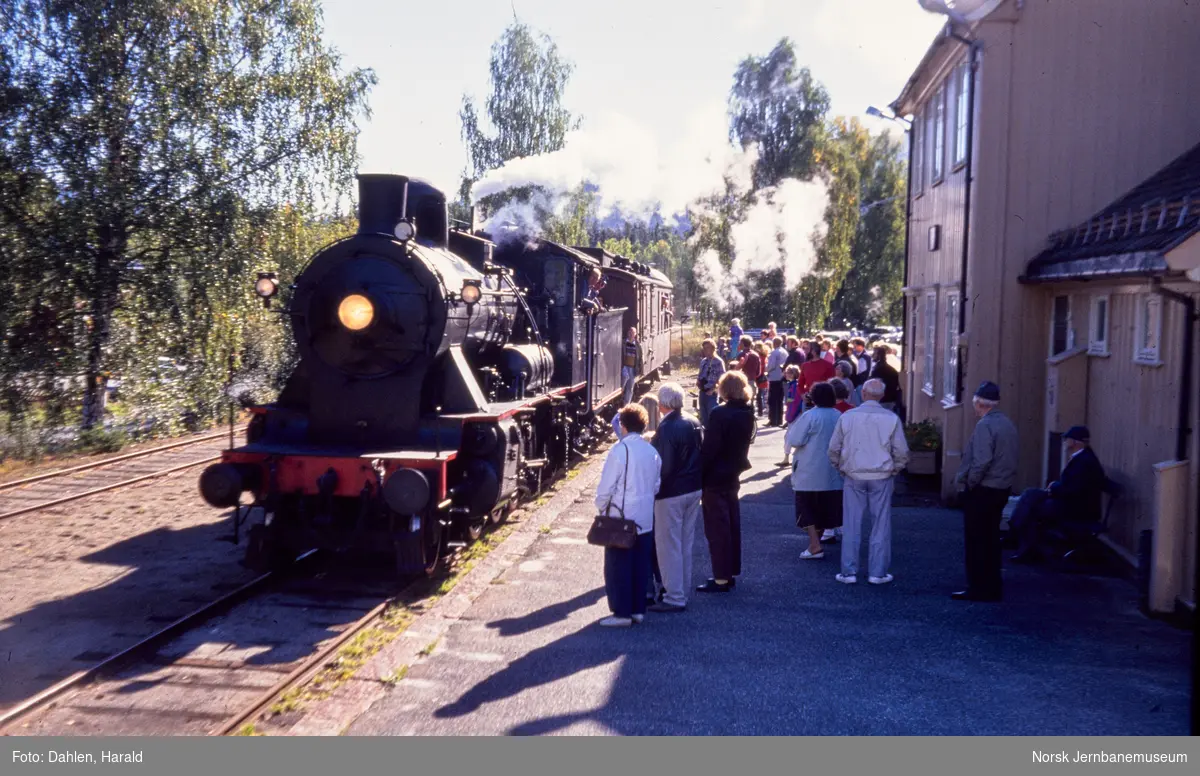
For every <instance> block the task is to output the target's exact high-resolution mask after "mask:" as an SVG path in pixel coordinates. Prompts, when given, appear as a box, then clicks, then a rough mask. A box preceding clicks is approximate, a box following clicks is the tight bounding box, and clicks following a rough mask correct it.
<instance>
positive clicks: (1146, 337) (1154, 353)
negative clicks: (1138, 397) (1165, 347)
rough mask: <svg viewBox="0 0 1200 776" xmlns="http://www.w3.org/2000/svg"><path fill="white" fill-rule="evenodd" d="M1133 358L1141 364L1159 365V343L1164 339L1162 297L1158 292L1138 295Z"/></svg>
mask: <svg viewBox="0 0 1200 776" xmlns="http://www.w3.org/2000/svg"><path fill="white" fill-rule="evenodd" d="M1135 329H1136V332H1135V333H1136V337H1135V339H1134V351H1133V360H1134V361H1135V362H1137V363H1139V364H1148V365H1150V366H1158V365H1159V364H1160V363H1162V362H1161V361H1160V360H1159V344H1160V342H1161V340H1162V299H1160V298H1159V297H1158V295H1157V294H1143V295H1141V296H1139V297H1138V303H1137V325H1136V326H1135Z"/></svg>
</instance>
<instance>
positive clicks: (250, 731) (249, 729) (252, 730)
mask: <svg viewBox="0 0 1200 776" xmlns="http://www.w3.org/2000/svg"><path fill="white" fill-rule="evenodd" d="M234 735H235V736H261V735H262V733H260V732H258V728H257V727H255V726H254V723H253V722H247V723H246V724H245V725H242V726H241V727H240V728H238V731H237V732H236V733H234Z"/></svg>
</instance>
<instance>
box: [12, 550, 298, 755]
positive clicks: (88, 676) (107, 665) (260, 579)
mask: <svg viewBox="0 0 1200 776" xmlns="http://www.w3.org/2000/svg"><path fill="white" fill-rule="evenodd" d="M316 553H317V550H308V551H307V552H304V553H302V554H300V555H299V556H297V557H296V559H295V560H293V561H292V562H291V563H290V564H289V565H288V566H287V568H285V569H281V570H279V571H269V572H267V573H265V574H261V575H259V576H257V577H255V578H254V579H252V580H250V581H249V582H247V583H246V584H244V585H242V586H241V587H239V588H237V589H236V590H233V591H231V592H229V593H226V594H225V595H223V596H221V597H220V598H218V599H217V600H215V601H212V602H211V603H207V604H205V605H204V606H202V607H200V608H199V609H196V610H195V611H193V612H190V613H189V614H185V615H184V616H183V617H180V618H179V619H178V620H175V621H174V622H172V623H171V624H170V625H167V626H165V627H164V628H162V629H161V630H158V631H155V632H154V633H152V634H150V635H149V636H147V637H146V638H144V639H142V640H141V641H139V642H137V643H136V644H134V645H133V646H131V647H127V648H126V649H123V650H121V651H120V652H118V653H117V654H115V655H111V656H109V657H106V658H105V659H104V660H101V661H100V662H99V663H97V664H96V665H94V666H92V667H91V668H87V669H84V670H83V671H78V672H76V673H74V674H72V675H71V676H68V677H67V678H66V679H63V680H62V681H60V682H58V683H57V684H54V685H52V686H50V687H47V688H46V689H45V690H42V691H41V692H39V693H38V694H37V695H34V696H33V697H31V698H28V699H26V700H24V701H22V702H21V703H19V704H17V705H16V706H13V707H12V708H11V709H8V710H7V711H5V712H3V713H0V733H2V732H3V731H4V729H5V728H7V727H8V726H10V725H11V724H12V723H13V722H15V721H16V720H18V719H20V718H22V717H24V716H26V715H28V714H30V713H31V712H34V711H36V710H38V709H40V708H42V707H44V706H45V705H46V704H47V703H49V702H50V701H52V700H54V699H55V698H58V697H60V696H61V695H63V694H64V693H66V692H68V691H70V690H75V689H78V688H80V687H83V686H84V685H86V684H89V683H91V682H92V681H94V680H95V679H98V678H100V677H101V676H104V675H106V674H108V673H110V672H112V671H115V670H116V669H118V668H120V667H121V666H123V665H126V664H128V663H129V662H130V661H131V660H132V659H134V658H136V657H137V656H138V655H141V654H142V653H144V652H146V651H147V650H149V649H151V648H154V647H158V646H161V645H163V644H165V643H167V642H169V641H171V640H172V639H174V638H176V637H177V636H179V635H180V634H182V633H184V632H186V631H188V630H190V629H191V628H194V627H195V626H197V625H199V624H200V623H202V622H204V621H206V620H209V619H211V618H213V617H215V616H217V615H218V614H221V613H223V612H225V611H227V610H229V609H230V608H231V607H233V606H235V605H237V604H239V603H241V602H242V601H244V600H246V599H247V598H249V597H250V596H251V595H253V594H255V593H257V592H258V591H259V590H261V589H262V588H263V587H265V586H266V585H267V584H268V583H270V582H271V581H272V580H274V579H275V578H276V577H277V576H279V575H280V574H281V573H283V572H284V571H288V570H290V569H292V568H294V567H295V566H297V565H298V564H300V563H302V562H304V561H306V560H308V559H310V558H311V557H313V556H314V555H315V554H316Z"/></svg>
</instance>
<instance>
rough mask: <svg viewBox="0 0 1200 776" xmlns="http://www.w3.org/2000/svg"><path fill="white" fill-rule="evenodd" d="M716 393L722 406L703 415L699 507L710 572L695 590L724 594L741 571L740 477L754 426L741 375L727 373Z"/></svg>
mask: <svg viewBox="0 0 1200 776" xmlns="http://www.w3.org/2000/svg"><path fill="white" fill-rule="evenodd" d="M717 394H718V395H719V396H720V397H721V401H722V404H721V405H720V406H718V407H717V408H716V409H714V410H713V411H712V414H711V415H709V416H708V428H707V430H706V432H705V434H704V444H703V445H702V447H701V449H700V466H701V471H702V474H701V482H702V493H701V502H700V506H701V509H702V511H703V515H704V535H705V537H706V538H707V539H708V549H709V552H710V554H711V556H712V570H713V575H712V578H710V579H709V580H708V581H707V582H705V583H704V584H703V585H700V586H699V587H698V588H696V589H697V590H698V591H699V592H701V593H728V592H729V591H731V590H733V588H734V585H735V584H736V579H735V578H736V577H737V575H738V574H741V573H742V514H741V508H740V506H739V504H738V490H739V489H740V487H741V483H740V482H739V480H740V478H741V476H742V472H744V471H746V470H747V469H749V468H750V458H749V452H750V443H751V442H753V441H754V435H755V432H756V425H757V424H756V423H755V420H754V410H752V409H751V408H750V401H751V398H752V397H753V393H752V392H751V390H750V383H749V381H748V380H747V379H746V375H745V374H743V373H742V372H726V373H725V374H724V375H723V376H722V377H721V379H720V381H719V382H718V383H717Z"/></svg>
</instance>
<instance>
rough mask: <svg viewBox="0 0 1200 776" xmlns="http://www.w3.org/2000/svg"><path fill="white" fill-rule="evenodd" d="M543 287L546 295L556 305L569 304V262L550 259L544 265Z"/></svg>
mask: <svg viewBox="0 0 1200 776" xmlns="http://www.w3.org/2000/svg"><path fill="white" fill-rule="evenodd" d="M543 272H544V274H543V276H542V286H543V288H544V289H545V291H546V293H547V294H549V295H550V296H551V297H552V298H553V299H554V304H560V305H561V304H568V303H569V302H570V301H571V299H570V289H569V285H568V280H567V272H568V270H567V262H566V260H565V259H549V260H547V261H546V263H545V265H543Z"/></svg>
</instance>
